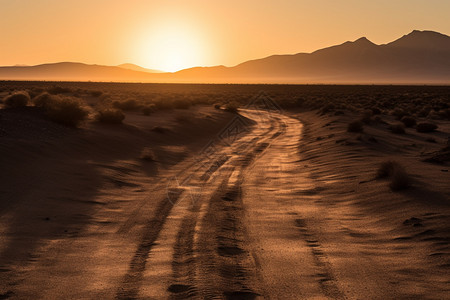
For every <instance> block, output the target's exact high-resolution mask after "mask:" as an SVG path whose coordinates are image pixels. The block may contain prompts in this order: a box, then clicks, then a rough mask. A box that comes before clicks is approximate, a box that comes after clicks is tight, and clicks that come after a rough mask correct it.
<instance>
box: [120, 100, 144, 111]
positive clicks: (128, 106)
mask: <svg viewBox="0 0 450 300" xmlns="http://www.w3.org/2000/svg"><path fill="white" fill-rule="evenodd" d="M113 106H114V107H115V108H118V109H121V110H137V109H139V108H140V107H141V105H140V104H139V103H138V102H137V101H136V100H134V99H129V100H126V101H114V102H113Z"/></svg>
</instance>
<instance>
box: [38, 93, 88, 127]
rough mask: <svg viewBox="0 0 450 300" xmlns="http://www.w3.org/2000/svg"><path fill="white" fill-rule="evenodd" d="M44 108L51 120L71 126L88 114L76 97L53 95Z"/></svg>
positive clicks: (78, 122) (74, 125) (77, 123)
mask: <svg viewBox="0 0 450 300" xmlns="http://www.w3.org/2000/svg"><path fill="white" fill-rule="evenodd" d="M45 109H46V110H47V115H48V117H49V118H50V119H51V120H53V121H55V122H57V123H60V124H63V125H67V126H72V127H76V126H78V125H79V124H80V123H81V122H82V121H84V120H86V118H87V116H88V112H87V110H86V109H85V108H84V106H83V103H82V102H81V101H80V99H77V98H69V97H66V98H61V97H55V98H53V100H52V101H50V102H49V103H48V104H47V105H46V107H45Z"/></svg>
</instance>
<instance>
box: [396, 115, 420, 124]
mask: <svg viewBox="0 0 450 300" xmlns="http://www.w3.org/2000/svg"><path fill="white" fill-rule="evenodd" d="M400 121H401V122H402V123H403V124H405V126H406V127H413V126H414V125H416V123H417V122H416V119H414V118H413V117H408V116H404V117H403V118H402V119H401V120H400Z"/></svg>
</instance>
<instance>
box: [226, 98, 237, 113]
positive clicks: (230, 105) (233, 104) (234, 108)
mask: <svg viewBox="0 0 450 300" xmlns="http://www.w3.org/2000/svg"><path fill="white" fill-rule="evenodd" d="M238 108H239V103H237V102H235V101H233V102H229V103H227V104H226V105H225V110H226V111H228V112H231V113H237V111H238Z"/></svg>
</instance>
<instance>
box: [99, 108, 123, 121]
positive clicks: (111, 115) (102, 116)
mask: <svg viewBox="0 0 450 300" xmlns="http://www.w3.org/2000/svg"><path fill="white" fill-rule="evenodd" d="M124 119H125V115H124V114H123V112H122V111H121V110H119V109H114V108H107V109H103V110H101V111H99V112H98V113H97V116H96V120H97V121H99V122H101V123H108V124H120V123H122V121H123V120H124Z"/></svg>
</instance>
